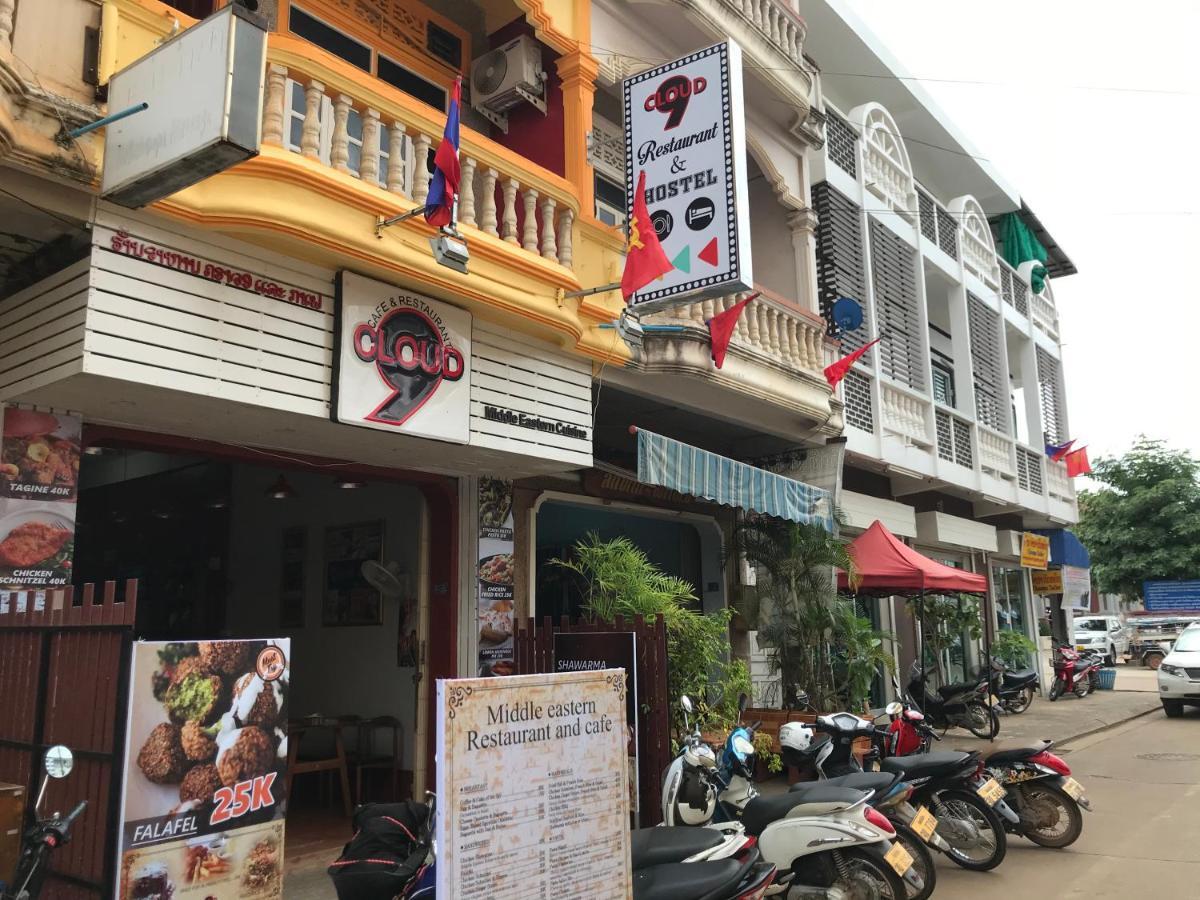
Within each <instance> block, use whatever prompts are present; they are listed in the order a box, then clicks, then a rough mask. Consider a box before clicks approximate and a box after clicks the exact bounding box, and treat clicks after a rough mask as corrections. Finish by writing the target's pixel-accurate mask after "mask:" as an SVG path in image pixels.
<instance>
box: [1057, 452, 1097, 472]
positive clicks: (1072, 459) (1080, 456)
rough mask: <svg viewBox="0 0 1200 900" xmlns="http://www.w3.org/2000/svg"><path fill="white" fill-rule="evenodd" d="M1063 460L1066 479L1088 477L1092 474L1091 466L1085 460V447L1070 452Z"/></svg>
mask: <svg viewBox="0 0 1200 900" xmlns="http://www.w3.org/2000/svg"><path fill="white" fill-rule="evenodd" d="M1063 459H1064V460H1065V461H1066V463H1067V477H1068V478H1074V477H1075V476H1076V475H1090V474H1091V473H1092V464H1091V463H1090V462H1088V458H1087V447H1080V448H1079V449H1078V450H1072V451H1071V452H1070V453H1068V454H1067V455H1066V456H1065V457H1063Z"/></svg>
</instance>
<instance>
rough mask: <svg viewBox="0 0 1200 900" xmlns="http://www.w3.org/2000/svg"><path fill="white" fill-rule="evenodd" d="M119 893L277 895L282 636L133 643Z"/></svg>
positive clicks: (285, 660)
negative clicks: (244, 639)
mask: <svg viewBox="0 0 1200 900" xmlns="http://www.w3.org/2000/svg"><path fill="white" fill-rule="evenodd" d="M132 666H133V673H132V682H131V685H130V691H129V719H128V726H127V732H126V751H125V786H124V792H123V794H122V800H121V823H122V827H121V849H120V858H119V865H118V879H119V883H118V885H117V894H116V896H117V900H145V898H151V897H154V898H161V897H174V898H177V900H185V898H188V897H192V896H195V897H197V898H205V900H207V898H213V900H226V898H230V900H232V898H235V897H262V898H275V897H282V896H283V817H284V813H285V812H286V802H285V801H286V797H285V795H284V783H285V778H284V776H285V770H286V765H287V694H288V684H289V680H290V674H291V642H290V641H289V640H288V639H287V638H280V639H273V640H248V641H199V642H195V643H177V642H169V643H168V642H162V641H153V642H150V641H142V642H138V643H136V644H134V647H133V663H132Z"/></svg>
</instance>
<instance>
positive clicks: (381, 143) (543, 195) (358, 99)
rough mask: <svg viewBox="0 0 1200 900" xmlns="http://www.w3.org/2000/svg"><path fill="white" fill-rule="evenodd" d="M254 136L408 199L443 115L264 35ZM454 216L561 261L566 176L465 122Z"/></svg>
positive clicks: (422, 187) (566, 226) (570, 212)
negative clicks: (262, 86)
mask: <svg viewBox="0 0 1200 900" xmlns="http://www.w3.org/2000/svg"><path fill="white" fill-rule="evenodd" d="M268 58H269V60H270V64H269V66H268V71H267V89H266V98H265V101H264V104H263V143H264V144H274V145H276V146H281V147H284V148H286V149H288V150H291V151H293V152H296V153H299V154H300V155H301V156H303V157H306V158H308V159H311V160H314V161H316V162H320V163H324V164H325V165H327V166H329V167H331V168H333V169H335V170H337V171H338V172H341V173H343V174H345V175H349V176H351V177H354V178H358V179H360V180H362V181H363V182H365V183H367V184H370V185H372V186H374V187H376V188H379V189H382V190H386V191H388V192H390V193H393V194H396V195H398V196H400V197H402V198H404V199H405V200H407V201H411V202H412V203H414V204H422V203H424V202H425V199H426V197H427V196H428V194H429V182H430V177H431V175H430V167H429V165H428V162H427V161H428V159H429V157H430V151H431V149H434V148H436V146H437V142H438V141H439V140H440V139H441V134H442V129H443V127H444V124H445V119H444V117H443V116H442V114H441V113H439V112H438V111H436V110H434V109H433V108H432V107H426V106H425V105H424V104H421V103H419V102H417V101H411V100H409V99H408V98H407V97H405V96H404V95H402V94H400V92H398V91H395V90H394V89H392V88H391V87H390V86H388V85H386V84H384V83H383V82H378V84H377V85H373V84H369V83H364V82H367V81H370V82H374V81H375V79H371V78H369V76H362V79H361V80H356V79H353V78H350V77H347V76H346V75H344V74H343V73H342V69H340V68H338V67H336V66H327V65H325V64H323V62H322V60H321V56H320V51H316V52H314V49H313V48H312V46H311V45H309V44H307V43H303V42H300V41H298V40H296V39H293V38H290V37H287V36H284V35H272V36H271V46H270V49H269V53H268ZM460 161H461V166H462V183H461V187H460V199H459V208H458V221H459V224H460V225H462V226H465V227H466V228H468V229H477V230H479V231H481V232H483V233H484V234H488V235H491V236H493V237H496V238H499V239H501V240H503V241H506V242H507V243H509V244H512V245H513V246H514V248H517V249H519V251H523V252H525V253H529V254H535V255H537V256H540V257H542V258H543V259H546V260H549V261H551V262H555V263H558V264H560V265H562V266H565V267H567V268H571V267H572V264H573V255H574V253H573V241H572V233H571V229H572V225H573V223H574V221H575V217H576V215H577V212H578V200H577V199H576V197H575V195H574V192H573V190H572V189H571V186H570V184H569V183H568V182H567V181H566V180H565V179H562V178H560V177H559V176H557V175H555V174H554V173H552V172H549V171H547V170H545V169H542V168H540V167H539V166H537V165H535V164H534V163H532V162H528V161H525V160H522V159H521V158H520V157H518V156H516V155H515V154H513V153H512V152H511V151H509V150H507V149H506V148H504V147H502V146H500V145H499V144H497V143H495V142H494V141H491V140H489V139H488V138H486V137H484V136H483V135H480V134H478V133H476V132H474V131H472V130H471V129H469V128H462V129H461V133H460Z"/></svg>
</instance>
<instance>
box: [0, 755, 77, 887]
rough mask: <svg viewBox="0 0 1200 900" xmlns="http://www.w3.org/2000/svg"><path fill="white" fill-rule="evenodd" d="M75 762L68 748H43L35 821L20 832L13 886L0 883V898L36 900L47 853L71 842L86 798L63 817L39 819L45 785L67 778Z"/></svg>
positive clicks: (47, 862) (43, 881)
mask: <svg viewBox="0 0 1200 900" xmlns="http://www.w3.org/2000/svg"><path fill="white" fill-rule="evenodd" d="M74 765H75V758H74V756H73V755H72V753H71V751H70V750H69V749H67V748H66V747H64V746H62V745H61V744H59V745H57V746H54V747H51V748H50V749H49V750H47V751H46V756H45V759H44V767H45V771H46V774H45V775H44V776H43V778H42V786H41V789H40V790H39V791H38V796H37V802H36V803H34V805H33V819H34V821H33V822H32V823H31V824H30V826H29V827H28V828H26V829H25V833H24V834H23V835H22V838H21V853H20V856H19V857H18V859H17V869H16V871H15V872H14V873H13V881H12V886H11V887H10V888H5V887H4V884H3V883H0V900H37V898H38V897H40V896H41V893H42V885H43V884H44V883H45V880H46V874H47V870H48V867H49V863H50V854H51V853H52V852H53V851H54V850H57V849H58V848H59V847H62V846H63V845H64V844H67V843H69V842H70V840H71V826H72V825H74V824H75V820H76V819H78V818H79V817H80V815H82V814H83V811H84V810H85V809H87V805H88V804H87V801H86V800H81V801H80V802H79V803H78V804H77V805H76V807H75V808H74V809H73V810H71V811H70V812H69V813H67V815H66V816H65V817H64V816H63V815H62V814H61V813H58V812H55V813H54V814H53V815H51V816H49V817H48V818H42V814H41V809H42V801H43V800H44V799H45V797H46V787H47V785H48V784H49V783H50V779H51V778H55V779H58V778H66V777H67V776H68V775H70V774H71V769H72V768H74Z"/></svg>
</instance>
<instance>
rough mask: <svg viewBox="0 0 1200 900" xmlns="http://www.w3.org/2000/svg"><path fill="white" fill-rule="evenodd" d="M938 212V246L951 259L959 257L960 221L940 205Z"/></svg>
mask: <svg viewBox="0 0 1200 900" xmlns="http://www.w3.org/2000/svg"><path fill="white" fill-rule="evenodd" d="M936 212H937V230H938V246H939V247H941V248H942V250H944V251H945V252H946V254H947V255H948V256H950V258H951V259H958V222H957V221H956V220H955V218H954V216H952V215H950V213H948V212H946V211H945V210H944V209H942V208H941V207H940V206H939V207H937V209H936Z"/></svg>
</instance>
